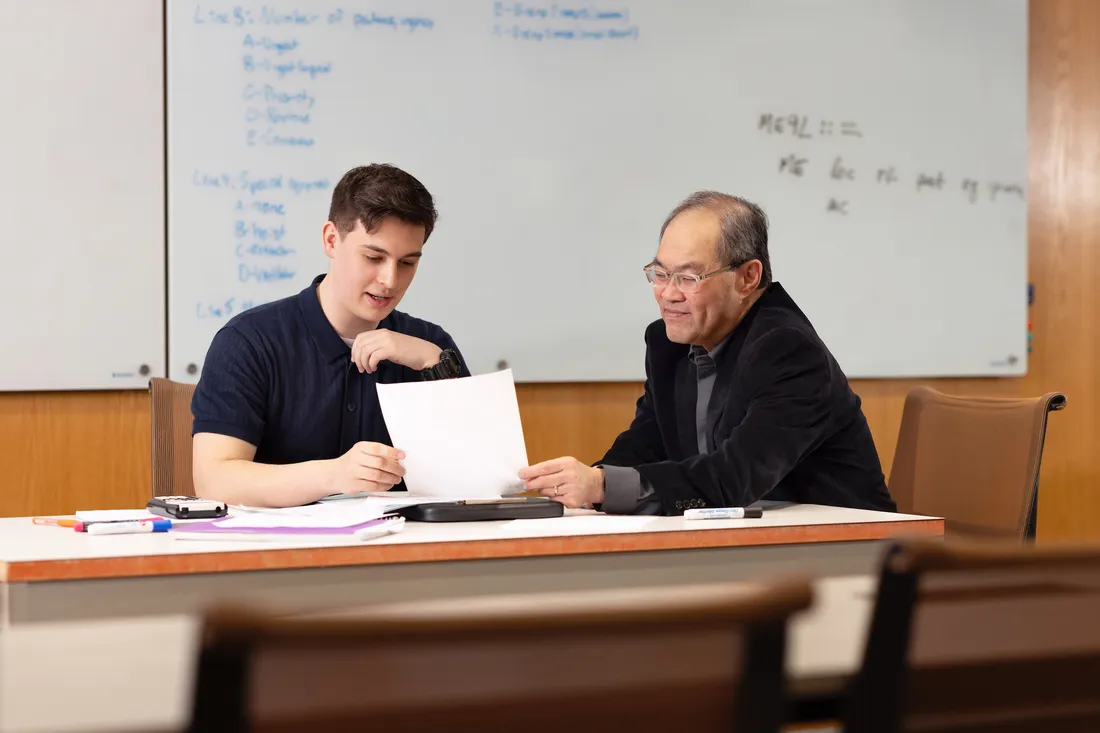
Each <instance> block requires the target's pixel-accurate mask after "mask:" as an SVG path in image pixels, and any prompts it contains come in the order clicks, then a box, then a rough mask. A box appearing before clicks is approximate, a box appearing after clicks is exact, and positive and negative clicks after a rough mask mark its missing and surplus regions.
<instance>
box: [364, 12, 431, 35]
mask: <svg viewBox="0 0 1100 733" xmlns="http://www.w3.org/2000/svg"><path fill="white" fill-rule="evenodd" d="M351 23H352V27H354V28H370V27H374V26H382V27H384V28H392V29H394V30H397V29H398V28H401V27H403V28H407V29H408V31H409V32H410V33H411V32H413V31H415V30H417V29H418V28H423V29H424V30H429V31H430V30H431V29H432V28H434V27H435V21H434V20H432V19H431V18H421V17H414V16H408V17H401V16H397V15H381V14H379V13H355V14H354V15H353V16H352V19H351Z"/></svg>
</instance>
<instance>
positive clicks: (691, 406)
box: [673, 357, 699, 459]
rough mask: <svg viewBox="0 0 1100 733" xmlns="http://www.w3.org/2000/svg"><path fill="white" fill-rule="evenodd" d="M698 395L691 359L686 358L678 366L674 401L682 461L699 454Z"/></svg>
mask: <svg viewBox="0 0 1100 733" xmlns="http://www.w3.org/2000/svg"><path fill="white" fill-rule="evenodd" d="M698 394H699V390H698V385H697V384H696V382H695V371H694V370H693V369H692V368H691V359H690V357H684V358H683V359H680V361H679V362H677V364H676V394H675V396H674V399H673V403H674V404H675V405H676V433H677V435H678V437H679V439H680V451H681V453H680V456H681V459H683V458H687V457H689V456H694V455H696V454H698V453H699V439H698V437H697V436H696V433H695V400H696V398H697V397H698Z"/></svg>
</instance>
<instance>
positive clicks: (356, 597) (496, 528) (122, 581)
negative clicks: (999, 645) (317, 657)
mask: <svg viewBox="0 0 1100 733" xmlns="http://www.w3.org/2000/svg"><path fill="white" fill-rule="evenodd" d="M942 535H943V520H942V519H938V518H933V517H921V516H913V515H904V514H892V513H885V512H872V511H864V510H858V509H843V508H838V507H825V506H815V505H808V504H807V505H788V506H785V507H780V508H772V509H769V510H768V511H766V512H765V514H764V517H763V518H762V519H746V520H721V521H718V520H705V521H690V520H684V519H683V518H681V517H653V518H636V517H626V518H621V517H609V516H605V515H598V516H597V515H596V514H595V513H594V512H570V516H569V517H566V518H564V519H552V520H524V521H521V522H516V523H509V522H475V523H463V524H422V523H409V524H408V525H407V526H406V529H405V531H404V532H402V533H400V534H397V535H394V536H391V537H387V538H383V539H380V540H373V541H370V542H369V543H348V542H346V541H341V540H332V539H327V538H326V539H319V540H314V541H312V542H311V543H310V544H308V545H306V544H303V543H301V542H295V543H291V544H287V543H282V544H276V543H269V542H247V543H245V542H232V541H224V540H223V541H205V540H203V541H194V540H180V539H174V538H173V537H172V536H171V533H166V534H145V535H121V536H89V535H86V534H82V533H77V532H74V531H72V530H71V529H65V528H59V527H42V526H36V525H33V524H32V523H31V521H30V519H28V518H16V519H2V520H0V633H3V630H4V629H6V628H10V627H14V626H18V625H21V624H27V623H36V622H58V621H80V620H92V619H112V618H134V617H148V616H163V615H173V614H193V613H196V612H199V611H201V610H202V609H203V608H205V607H207V606H208V605H210V604H211V603H213V602H215V601H226V600H232V601H235V602H243V603H248V602H256V603H271V604H277V605H279V606H281V607H287V606H288V605H293V606H296V607H299V608H301V609H302V610H308V609H311V608H331V607H347V606H359V605H365V604H371V603H396V602H409V601H419V600H430V599H441V598H453V597H462V596H478V595H486V594H502V593H531V592H540V591H558V590H582V589H586V588H610V587H630V586H639V585H677V584H688V583H703V582H715V581H736V580H746V579H750V578H753V577H771V576H774V575H775V574H777V573H782V572H799V573H808V574H810V575H813V576H815V577H826V576H838V575H869V574H872V573H874V572H875V571H876V568H877V565H878V562H879V559H880V556H881V553H882V549H883V543H884V541H885V540H888V539H890V538H894V537H902V536H906V537H911V536H942Z"/></svg>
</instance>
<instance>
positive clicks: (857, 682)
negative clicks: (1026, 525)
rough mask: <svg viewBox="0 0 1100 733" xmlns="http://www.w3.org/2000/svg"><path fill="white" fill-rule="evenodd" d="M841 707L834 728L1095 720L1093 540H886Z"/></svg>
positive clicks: (890, 732)
mask: <svg viewBox="0 0 1100 733" xmlns="http://www.w3.org/2000/svg"><path fill="white" fill-rule="evenodd" d="M845 718H846V720H845V727H844V730H845V733H871V732H873V733H899V732H900V731H910V730H912V731H916V730H919V731H928V732H929V733H964V732H965V733H978V732H979V731H981V732H983V733H985V732H988V731H1008V732H1010V733H1032V732H1034V733H1069V732H1070V731H1072V732H1074V733H1078V732H1082V731H1097V730H1100V547H1096V546H1094V547H1090V548H1078V549H1072V548H1056V549H1051V548H1047V547H1042V546H1041V547H1038V548H1036V547H1035V546H1033V545H1025V546H1021V545H1019V544H1017V543H1015V542H1007V541H1002V542H998V543H996V544H992V545H991V544H988V543H987V544H986V546H981V545H974V544H970V545H960V544H959V543H958V542H951V541H948V542H942V541H941V542H938V543H936V542H915V541H914V542H908V543H901V544H899V545H896V546H894V547H893V548H891V550H890V551H889V552H888V554H887V556H886V560H885V562H884V564H883V570H882V576H881V581H880V586H879V594H878V598H877V600H876V604H875V610H874V613H873V616H872V620H871V629H870V632H869V634H868V639H867V646H866V649H865V651H864V658H863V666H862V668H861V669H860V672H859V673H858V675H857V676H856V678H855V679H854V681H853V684H852V687H851V691H850V695H849V699H848V709H847V711H846V715H845Z"/></svg>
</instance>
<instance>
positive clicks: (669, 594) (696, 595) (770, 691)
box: [190, 580, 812, 733]
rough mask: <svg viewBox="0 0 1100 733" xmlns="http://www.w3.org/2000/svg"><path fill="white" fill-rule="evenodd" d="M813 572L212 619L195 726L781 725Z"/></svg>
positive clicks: (498, 732)
mask: <svg viewBox="0 0 1100 733" xmlns="http://www.w3.org/2000/svg"><path fill="white" fill-rule="evenodd" d="M811 598H812V590H811V586H810V584H809V582H808V581H806V580H791V581H784V582H778V583H775V584H771V585H753V584H746V583H738V584H734V585H725V584H722V585H708V586H686V587H671V588H667V587H666V588H633V589H625V590H611V591H596V592H580V593H561V594H537V595H525V596H506V597H503V598H487V599H474V601H473V602H472V603H471V604H469V605H468V606H467V607H466V608H465V609H463V608H456V606H455V605H454V604H453V603H452V604H449V605H448V606H444V607H443V609H442V610H438V611H432V612H430V613H420V614H407V613H395V612H393V611H390V612H389V613H379V612H377V611H374V612H372V610H371V609H370V608H365V609H362V610H353V611H350V612H344V613H340V614H335V615H328V616H323V617H318V616H310V617H278V616H274V615H262V614H257V613H255V612H249V611H243V612H242V611H234V610H222V611H215V612H212V613H211V614H209V615H208V616H207V618H206V625H205V632H204V642H203V649H202V653H201V657H200V661H199V668H198V679H197V684H196V688H195V692H194V695H195V697H194V708H193V715H192V726H191V729H190V730H192V731H195V732H198V731H245V730H248V731H288V732H289V731H311V732H313V731H336V730H341V731H343V730H348V731H350V730H378V731H386V732H387V733H408V732H411V731H416V732H417V733H420V732H424V733H427V732H428V731H433V732H434V731H448V733H463V732H467V731H468V732H469V733H474V732H475V731H476V732H477V733H504V732H505V731H507V732H508V733H512V732H514V731H524V733H578V732H579V731H588V730H591V731H600V732H601V733H604V732H606V731H631V733H647V732H649V731H653V732H654V733H657V732H658V731H659V732H660V733H669V731H693V732H694V733H705V732H707V731H721V732H722V733H732V732H735V731H736V732H739V733H764V732H765V731H766V732H769V733H770V732H772V731H778V730H779V728H780V726H781V725H782V723H783V719H784V715H785V693H784V648H785V644H786V635H787V622H788V619H789V618H790V617H791V615H792V614H794V613H795V612H797V611H800V610H803V609H805V608H807V607H808V606H809V605H810V602H811Z"/></svg>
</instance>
